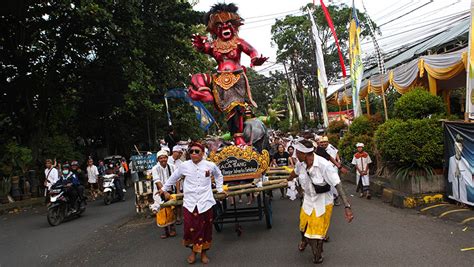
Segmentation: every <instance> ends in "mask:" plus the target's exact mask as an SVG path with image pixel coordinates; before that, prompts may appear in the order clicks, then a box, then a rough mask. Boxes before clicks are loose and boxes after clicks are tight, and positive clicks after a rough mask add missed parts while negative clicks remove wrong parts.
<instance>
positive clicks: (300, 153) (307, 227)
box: [288, 140, 354, 263]
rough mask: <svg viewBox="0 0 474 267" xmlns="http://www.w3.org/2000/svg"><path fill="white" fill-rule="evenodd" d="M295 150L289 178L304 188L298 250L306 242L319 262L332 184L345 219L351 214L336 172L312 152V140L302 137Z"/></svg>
mask: <svg viewBox="0 0 474 267" xmlns="http://www.w3.org/2000/svg"><path fill="white" fill-rule="evenodd" d="M295 150H296V157H297V158H298V161H299V162H298V163H297V164H296V166H295V169H294V170H293V171H292V172H291V174H290V177H289V178H288V180H289V181H291V180H293V179H294V178H297V179H298V181H299V184H300V185H301V187H302V189H303V190H304V199H303V205H302V206H301V211H300V231H301V238H302V239H301V242H300V244H299V247H298V249H299V250H300V251H303V250H304V249H305V248H306V246H307V245H308V244H309V245H310V246H311V249H312V252H313V262H314V263H322V262H323V256H322V251H323V239H324V238H325V237H326V234H327V231H328V229H329V224H330V221H331V214H332V208H333V196H332V194H331V186H334V187H335V188H336V190H337V192H338V193H339V196H340V198H341V199H342V202H343V203H344V206H345V208H344V213H345V218H346V220H347V222H351V221H352V220H353V218H354V216H353V214H352V210H351V205H350V203H349V201H348V199H347V196H346V193H345V191H344V189H343V188H342V184H341V180H340V179H339V175H338V174H337V172H336V171H335V170H334V168H333V167H332V165H331V163H330V162H329V161H327V160H325V159H324V158H322V157H320V156H318V155H316V154H315V151H314V146H313V144H312V142H311V141H308V140H302V141H300V142H298V143H296V145H295Z"/></svg>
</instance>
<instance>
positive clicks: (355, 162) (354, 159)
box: [351, 156, 357, 165]
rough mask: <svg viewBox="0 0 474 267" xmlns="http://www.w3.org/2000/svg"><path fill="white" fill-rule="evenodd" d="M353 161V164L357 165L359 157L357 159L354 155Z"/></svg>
mask: <svg viewBox="0 0 474 267" xmlns="http://www.w3.org/2000/svg"><path fill="white" fill-rule="evenodd" d="M351 163H352V165H357V159H356V157H355V156H354V157H352V162H351Z"/></svg>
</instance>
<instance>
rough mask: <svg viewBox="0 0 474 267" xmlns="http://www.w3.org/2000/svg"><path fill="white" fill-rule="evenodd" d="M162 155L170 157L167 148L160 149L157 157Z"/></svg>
mask: <svg viewBox="0 0 474 267" xmlns="http://www.w3.org/2000/svg"><path fill="white" fill-rule="evenodd" d="M162 156H167V157H168V152H167V151H166V150H160V151H158V153H156V158H159V157H162Z"/></svg>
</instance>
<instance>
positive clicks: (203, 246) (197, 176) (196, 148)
mask: <svg viewBox="0 0 474 267" xmlns="http://www.w3.org/2000/svg"><path fill="white" fill-rule="evenodd" d="M188 152H189V154H190V156H191V160H188V161H185V162H184V163H183V164H181V166H180V167H179V168H178V169H177V170H176V171H175V172H174V173H173V174H172V175H171V177H170V178H169V179H168V180H167V181H166V184H165V185H164V186H163V188H162V189H161V192H162V193H163V194H165V196H166V198H169V193H167V192H166V191H167V190H169V189H170V188H171V186H173V185H174V184H176V182H177V181H178V179H179V178H180V177H181V176H184V177H185V179H184V186H183V190H184V192H183V193H184V196H183V207H184V209H183V217H184V237H183V244H184V245H185V246H187V247H192V253H191V255H189V257H188V259H187V261H188V263H190V264H192V263H194V262H196V254H197V253H201V262H202V263H204V264H206V263H208V262H209V258H208V257H207V254H206V251H207V250H209V249H210V247H211V242H212V222H213V212H212V206H214V205H215V204H216V201H215V199H214V194H213V192H212V177H214V180H215V183H216V189H217V192H219V193H225V192H224V190H223V189H222V184H223V180H224V179H223V176H222V173H221V171H220V170H219V168H218V167H217V165H216V164H214V163H213V162H210V161H207V160H204V159H203V157H204V146H203V145H202V144H200V143H192V144H191V145H190V146H189V150H188ZM225 194H226V193H225Z"/></svg>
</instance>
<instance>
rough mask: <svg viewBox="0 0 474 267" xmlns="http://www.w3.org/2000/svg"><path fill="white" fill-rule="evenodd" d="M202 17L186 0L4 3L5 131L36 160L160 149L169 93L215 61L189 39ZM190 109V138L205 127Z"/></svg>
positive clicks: (0, 111) (0, 121) (0, 61)
mask: <svg viewBox="0 0 474 267" xmlns="http://www.w3.org/2000/svg"><path fill="white" fill-rule="evenodd" d="M201 17H202V14H201V13H199V12H196V11H193V10H192V8H191V6H190V5H189V4H188V3H187V2H186V1H177V0H163V1H147V0H140V1H102V0H86V1H73V0H65V1H8V2H6V3H4V4H3V6H2V13H1V16H0V21H1V23H0V25H2V26H1V30H2V35H1V37H0V87H1V88H2V97H1V100H0V126H1V127H2V129H1V130H2V137H5V139H6V140H7V139H10V138H12V137H15V139H16V140H17V141H18V142H19V143H20V144H21V145H24V146H27V147H30V148H31V149H32V153H33V157H34V159H36V160H42V159H44V158H45V157H53V156H57V157H58V158H59V157H70V156H74V155H71V153H72V152H71V151H76V152H80V153H89V152H90V151H92V150H94V149H95V148H98V147H102V148H107V149H108V151H109V152H110V153H121V154H128V153H129V152H130V150H131V147H132V145H133V144H138V145H140V144H142V145H141V148H142V149H156V147H157V144H158V142H157V139H159V138H160V137H162V136H163V135H164V133H165V132H166V131H167V119H166V112H164V111H165V110H164V105H163V94H164V93H165V92H166V90H167V89H170V88H176V87H183V86H186V84H187V83H188V81H189V77H190V74H192V73H196V72H203V71H207V70H208V69H209V68H210V67H211V66H212V62H211V61H209V60H208V59H207V58H206V57H205V56H204V55H201V54H198V53H196V52H195V51H194V50H193V48H192V47H191V44H190V41H189V37H190V36H191V35H192V33H194V32H199V31H201V32H202V31H203V27H202V26H200V25H199V23H200V21H199V20H200V18H201ZM173 105H174V106H173V107H179V106H180V105H182V103H181V104H180V103H173ZM184 110H185V111H186V112H188V111H189V109H186V107H183V109H181V111H184ZM175 115H176V114H175ZM191 115H194V114H190V115H176V117H180V116H182V117H186V119H184V121H186V122H188V124H186V127H180V128H179V129H178V131H179V132H180V135H181V136H182V137H183V138H186V137H191V136H194V137H195V133H199V132H202V131H201V130H198V128H197V124H196V123H190V121H191V119H190V118H191V117H190V116H191ZM180 118H181V117H180ZM194 120H195V119H194ZM178 124H179V123H178ZM178 126H180V125H178ZM148 140H150V141H148ZM51 142H52V143H51ZM60 154H62V155H60Z"/></svg>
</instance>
